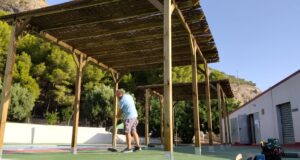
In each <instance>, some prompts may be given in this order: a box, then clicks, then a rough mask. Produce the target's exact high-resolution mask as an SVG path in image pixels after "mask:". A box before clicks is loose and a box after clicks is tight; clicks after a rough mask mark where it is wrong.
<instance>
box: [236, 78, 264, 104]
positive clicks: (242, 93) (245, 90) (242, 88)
mask: <svg viewBox="0 0 300 160" xmlns="http://www.w3.org/2000/svg"><path fill="white" fill-rule="evenodd" d="M231 87H232V90H233V93H234V96H235V99H236V100H238V101H240V103H241V105H243V104H245V103H246V102H248V101H249V100H251V99H252V98H254V97H255V96H257V95H258V94H260V93H261V91H260V89H259V88H257V87H256V86H253V85H250V84H238V83H231Z"/></svg>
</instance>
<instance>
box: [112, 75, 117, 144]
mask: <svg viewBox="0 0 300 160" xmlns="http://www.w3.org/2000/svg"><path fill="white" fill-rule="evenodd" d="M111 74H112V77H113V79H114V83H115V85H114V104H113V110H114V113H113V133H112V148H116V147H117V121H118V119H117V114H118V97H117V95H116V92H117V90H118V88H119V79H118V78H119V74H118V73H113V72H111Z"/></svg>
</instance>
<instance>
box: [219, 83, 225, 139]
mask: <svg viewBox="0 0 300 160" xmlns="http://www.w3.org/2000/svg"><path fill="white" fill-rule="evenodd" d="M217 94H218V110H219V125H220V127H219V132H220V143H221V144H223V143H224V142H223V122H222V118H223V116H222V115H223V114H222V112H223V111H222V99H221V98H222V97H221V86H220V84H219V83H217Z"/></svg>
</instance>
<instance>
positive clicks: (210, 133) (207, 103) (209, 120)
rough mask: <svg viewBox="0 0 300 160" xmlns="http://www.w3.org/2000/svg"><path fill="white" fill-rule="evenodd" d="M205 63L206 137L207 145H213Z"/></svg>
mask: <svg viewBox="0 0 300 160" xmlns="http://www.w3.org/2000/svg"><path fill="white" fill-rule="evenodd" d="M204 65H205V93H206V94H205V95H206V107H207V124H208V138H209V145H213V139H212V119H211V100H210V87H209V68H208V65H207V63H205V64H204Z"/></svg>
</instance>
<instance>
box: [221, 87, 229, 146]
mask: <svg viewBox="0 0 300 160" xmlns="http://www.w3.org/2000/svg"><path fill="white" fill-rule="evenodd" d="M221 98H222V111H223V112H222V114H223V121H224V141H225V144H228V125H227V117H226V109H225V108H226V106H225V98H224V93H223V92H222V89H221Z"/></svg>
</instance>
